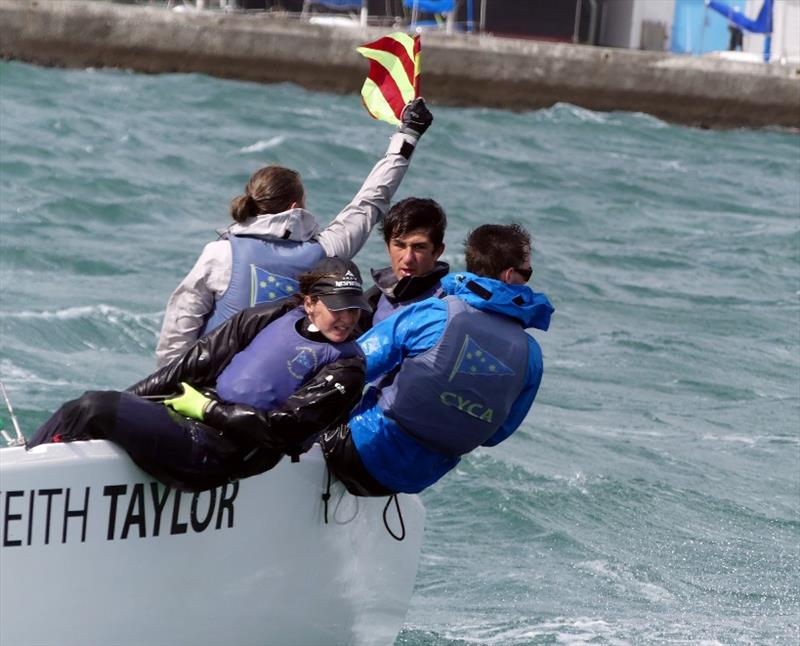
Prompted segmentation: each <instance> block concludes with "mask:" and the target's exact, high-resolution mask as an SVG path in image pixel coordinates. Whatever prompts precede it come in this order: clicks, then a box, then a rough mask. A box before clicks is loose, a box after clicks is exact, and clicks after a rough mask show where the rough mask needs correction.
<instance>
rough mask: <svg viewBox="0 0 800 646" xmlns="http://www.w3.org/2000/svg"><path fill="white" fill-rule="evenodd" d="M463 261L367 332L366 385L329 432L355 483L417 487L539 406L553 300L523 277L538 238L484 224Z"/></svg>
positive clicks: (388, 489)
mask: <svg viewBox="0 0 800 646" xmlns="http://www.w3.org/2000/svg"><path fill="white" fill-rule="evenodd" d="M465 256H466V266H467V271H466V272H459V273H453V274H448V275H447V276H444V277H443V278H442V280H441V289H442V294H441V296H440V297H438V298H437V297H434V298H429V299H427V300H424V301H421V302H418V303H412V304H410V305H407V306H406V307H403V308H401V309H399V310H398V311H397V312H396V313H395V314H394V315H393V316H390V317H388V318H386V319H385V320H383V321H381V322H380V323H378V324H377V325H375V326H374V327H373V328H372V329H371V330H370V331H369V332H367V333H366V334H364V335H363V336H362V337H361V338H360V339H359V341H358V343H359V345H360V346H361V348H362V350H363V351H364V354H365V356H366V358H367V381H368V382H371V384H372V385H371V386H370V387H369V388H368V389H367V391H366V392H365V394H364V397H363V398H362V400H361V403H360V404H359V405H358V406H357V407H356V409H355V410H354V411H353V413H352V414H351V416H350V419H349V421H348V423H347V424H343V425H341V426H339V427H337V428H335V429H331V430H329V431H327V432H325V433H323V435H322V436H321V438H320V443H321V444H322V448H323V451H324V453H325V457H326V459H327V462H328V466H329V467H330V469H331V471H332V472H333V473H334V474H335V475H336V476H337V477H338V478H339V479H340V480H342V482H343V483H344V484H345V486H346V487H347V489H348V490H349V491H350V492H351V493H353V494H356V495H373V496H374V495H388V494H392V493H398V492H405V493H416V492H418V491H422V490H423V489H425V488H426V487H428V486H430V485H432V484H433V483H434V482H436V481H437V480H439V478H441V477H442V476H443V475H444V474H445V473H447V472H448V471H450V470H451V469H452V468H453V467H455V466H456V464H458V462H459V460H460V458H461V456H462V455H465V454H466V453H469V452H470V451H472V450H473V449H475V448H477V447H478V446H494V445H496V444H498V443H500V442H502V441H503V440H505V439H506V438H508V437H509V436H510V435H511V434H512V433H513V432H514V431H515V430H516V429H517V428H518V427H519V425H520V424H521V423H522V421H523V420H524V418H525V416H526V415H527V413H528V411H529V410H530V407H531V405H532V404H533V400H534V398H535V397H536V392H537V390H538V388H539V383H540V381H541V378H542V353H541V349H540V348H539V344H538V343H537V342H536V341H535V340H534V338H533V337H532V336H530V335H528V334H527V333H526V332H525V330H526V328H530V327H534V328H538V329H540V330H547V328H548V326H549V324H550V316H551V314H552V313H553V306H552V305H551V304H550V301H549V300H548V299H547V297H546V296H545V295H544V294H541V293H537V292H534V291H533V290H532V289H531V288H530V287H528V286H527V285H526V283H527V282H528V280H529V279H530V278H531V275H532V273H533V272H532V269H531V239H530V235H529V234H528V232H527V231H525V229H523V228H522V227H520V226H519V225H516V224H511V225H500V224H486V225H483V226H481V227H478V228H477V229H475V230H474V231H472V233H470V234H469V236H468V237H467V240H466V243H465Z"/></svg>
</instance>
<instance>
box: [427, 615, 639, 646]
mask: <svg viewBox="0 0 800 646" xmlns="http://www.w3.org/2000/svg"><path fill="white" fill-rule="evenodd" d="M614 631H615V628H614V627H613V626H611V624H609V623H608V622H607V621H605V620H603V619H598V618H593V617H574V618H569V617H555V618H553V619H551V620H549V621H543V622H541V623H535V624H533V623H532V624H529V625H525V626H513V627H505V626H496V625H486V624H464V625H461V626H459V629H458V631H445V632H444V633H443V636H444V637H445V638H446V639H452V640H457V641H459V642H465V643H468V644H481V645H484V646H494V645H498V646H506V645H507V644H522V643H528V642H529V641H530V640H535V639H541V638H543V637H544V638H548V637H549V638H552V637H555V640H556V642H558V643H559V644H586V643H590V642H594V641H596V640H597V639H598V638H602V639H604V640H606V641H605V643H609V644H617V645H619V646H627V644H628V643H629V642H627V641H624V640H619V639H614V638H613V636H612V635H613V633H614Z"/></svg>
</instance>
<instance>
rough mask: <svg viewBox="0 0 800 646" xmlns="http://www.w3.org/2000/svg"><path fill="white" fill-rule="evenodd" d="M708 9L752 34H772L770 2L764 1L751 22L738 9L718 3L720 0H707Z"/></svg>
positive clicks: (770, 0)
mask: <svg viewBox="0 0 800 646" xmlns="http://www.w3.org/2000/svg"><path fill="white" fill-rule="evenodd" d="M708 8H709V9H713V10H714V11H716V12H717V13H720V14H722V15H723V16H725V17H726V18H727V19H728V20H730V21H731V22H732V23H733V24H734V25H736V26H737V27H741V28H742V29H746V30H747V31H750V32H752V33H754V34H771V33H772V0H764V4H763V5H761V11H759V12H758V16H757V17H756V19H755V20H751V19H750V18H748V17H747V16H745V15H744V14H743V13H742V12H741V11H739V10H738V8H734V7H729V6H728V5H727V4H725V3H724V2H720V0H709V1H708Z"/></svg>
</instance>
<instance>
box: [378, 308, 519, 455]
mask: <svg viewBox="0 0 800 646" xmlns="http://www.w3.org/2000/svg"><path fill="white" fill-rule="evenodd" d="M445 301H446V302H447V324H446V326H445V330H444V333H443V334H442V336H441V337H440V339H439V341H438V342H437V343H436V345H434V346H433V347H431V348H429V349H428V350H426V351H424V352H422V353H421V354H418V355H416V356H414V357H410V358H407V359H405V360H404V361H403V363H402V365H401V367H400V370H399V371H398V373H397V376H396V377H395V379H394V381H393V383H392V384H391V385H389V386H387V387H386V388H384V389H383V390H382V391H381V396H380V399H379V400H378V405H379V406H380V408H381V409H382V410H383V412H384V415H385V416H386V417H388V418H390V419H393V420H394V421H395V422H396V423H397V424H398V425H399V426H400V428H401V429H402V430H403V431H404V432H405V433H407V434H408V435H410V436H411V437H413V438H414V439H415V440H417V441H419V442H420V443H421V444H423V445H424V446H427V447H429V448H431V449H433V450H435V451H438V452H439V453H441V454H443V455H446V456H452V457H455V456H459V455H463V454H465V453H468V452H469V451H471V450H473V449H474V448H476V447H478V446H480V445H481V444H482V443H483V442H485V441H486V440H488V439H489V438H490V437H491V436H492V435H494V433H495V431H497V429H499V428H500V426H501V425H502V424H503V423H504V422H505V420H506V418H507V417H508V413H509V411H510V410H511V406H512V405H513V403H514V401H515V400H516V399H517V397H518V396H519V393H520V392H521V390H522V387H523V384H524V383H525V378H526V374H527V369H528V335H527V334H526V332H525V330H524V329H523V327H522V326H521V325H520V322H519V321H518V320H516V319H513V318H511V317H506V316H502V315H499V314H493V313H489V312H482V311H480V310H478V309H476V308H474V307H472V306H471V305H469V304H467V303H465V302H464V301H463V300H461V299H460V298H457V297H455V296H448V297H447V298H446V299H445Z"/></svg>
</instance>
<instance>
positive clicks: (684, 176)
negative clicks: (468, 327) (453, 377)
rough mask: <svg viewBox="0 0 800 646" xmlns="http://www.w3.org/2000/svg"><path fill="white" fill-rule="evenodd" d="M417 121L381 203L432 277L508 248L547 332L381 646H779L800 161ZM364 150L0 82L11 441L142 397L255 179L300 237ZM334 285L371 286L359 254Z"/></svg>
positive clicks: (797, 453) (368, 261)
mask: <svg viewBox="0 0 800 646" xmlns="http://www.w3.org/2000/svg"><path fill="white" fill-rule="evenodd" d="M432 109H433V111H434V114H435V123H434V126H433V127H432V128H431V130H430V131H429V132H428V133H427V134H426V135H425V137H424V139H423V140H422V142H421V143H420V146H419V148H418V150H417V152H416V154H415V157H414V159H413V163H412V166H411V169H410V171H409V173H408V175H407V177H406V180H405V182H404V183H403V185H402V187H401V189H400V191H399V193H398V195H397V197H398V198H400V197H404V196H408V195H419V196H431V197H434V198H436V199H437V200H439V201H440V202H441V203H442V205H443V206H444V208H445V209H446V211H447V213H448V217H449V222H450V225H449V228H448V233H447V237H446V242H447V249H446V252H445V259H446V260H448V261H449V262H450V263H451V264H452V265H453V267H454V268H456V269H460V268H463V256H462V241H463V239H464V237H465V235H466V234H467V232H468V231H469V230H470V229H471V228H473V227H475V226H476V225H478V224H481V223H484V222H511V221H517V222H520V223H522V224H524V225H525V226H527V227H528V228H530V229H531V230H532V232H533V234H534V238H535V245H534V258H533V264H534V272H535V275H534V278H533V286H534V287H535V288H536V289H537V290H540V291H544V292H546V293H547V294H548V295H549V296H550V298H551V300H552V301H553V303H554V305H555V307H556V313H555V315H554V317H553V322H552V327H551V329H550V331H549V332H547V333H540V332H538V331H537V332H536V337H537V339H538V340H539V342H540V343H541V345H542V348H543V352H544V357H545V375H544V379H543V381H542V386H541V389H540V391H539V396H538V398H537V401H536V403H535V405H534V407H533V409H532V411H531V413H530V414H529V416H528V418H527V419H526V421H525V423H524V424H523V426H522V427H521V428H520V430H519V431H518V432H517V433H516V434H515V435H514V436H512V438H510V439H509V440H508V441H507V442H505V443H504V444H501V445H500V446H498V447H496V448H493V449H486V450H478V451H476V452H475V453H474V454H472V455H470V456H469V457H467V458H466V459H464V460H463V461H462V462H461V464H460V465H459V467H458V468H457V469H455V470H454V471H453V472H452V473H450V474H449V475H448V476H446V477H445V478H444V479H443V480H442V481H441V482H440V483H438V484H437V485H436V486H434V487H433V488H431V489H430V490H429V491H426V492H425V493H424V494H423V495H422V498H423V500H424V502H425V504H426V506H427V509H428V519H427V525H426V533H425V542H424V546H423V554H422V560H421V564H420V570H419V573H418V576H417V585H416V589H415V592H414V596H413V598H412V602H411V607H410V609H409V612H408V615H407V617H406V623H405V625H404V627H403V630H402V632H401V633H400V635H399V637H398V639H397V642H396V643H397V645H398V646H400V645H402V646H422V645H425V646H445V645H448V646H449V645H458V646H466V645H470V646H471V645H506V644H508V645H522V644H556V643H558V644H562V643H564V644H584V643H592V644H614V645H618V644H675V643H681V644H683V643H690V644H697V643H705V644H797V643H798V640H799V639H800V513H799V512H800V137H798V136H797V135H796V134H791V133H786V132H777V131H746V130H741V131H727V132H718V131H706V130H697V129H690V128H685V127H678V126H672V125H668V124H665V123H664V122H662V121H659V120H657V119H655V118H652V117H650V116H646V115H642V114H626V113H610V114H606V113H595V112H590V111H586V110H583V109H580V108H577V107H574V106H570V105H556V106H554V107H553V108H550V109H547V110H540V111H536V112H527V113H521V114H514V113H510V112H504V111H500V110H486V109H454V108H442V107H438V106H436V105H433V106H432ZM390 133H391V129H390V128H389V126H387V125H386V124H383V123H378V122H374V121H372V120H371V119H369V117H368V116H367V115H366V113H365V112H364V111H363V108H362V107H361V106H360V105H359V101H358V98H357V97H354V96H333V95H328V94H321V93H313V92H308V91H305V90H302V89H300V88H298V87H295V86H292V85H272V86H261V85H253V84H247V83H237V82H230V81H221V80H217V79H212V78H208V77H204V76H200V75H163V76H143V75H136V74H132V73H127V72H121V71H106V70H77V71H76V70H71V71H65V70H55V69H42V68H37V67H33V66H28V65H23V64H19V63H9V62H3V63H0V145H1V147H0V254H1V255H0V293H1V294H2V299H1V300H0V339H2V341H1V344H2V347H1V348H0V373H1V375H2V380H3V382H4V383H5V385H6V387H7V389H8V391H9V394H10V396H11V398H12V400H13V402H14V404H15V407H16V410H17V413H18V416H19V418H20V421H21V423H22V425H23V427H24V429H25V431H26V432H27V433H30V432H32V431H33V430H34V429H35V428H36V427H37V425H38V424H40V423H41V422H42V421H44V420H45V419H46V418H47V417H48V415H49V414H50V413H51V412H52V411H53V410H54V409H55V408H56V407H57V406H58V405H59V404H60V403H61V402H62V401H64V400H66V399H69V398H72V397H75V396H77V395H79V394H80V393H81V392H83V391H84V390H86V389H98V388H99V389H105V388H124V387H126V386H128V385H130V384H131V383H133V382H134V381H136V380H138V379H139V378H141V377H142V376H144V375H146V374H148V373H149V372H150V371H151V370H152V368H153V367H154V347H155V341H156V335H157V332H158V330H159V328H160V319H161V315H162V312H163V308H164V305H165V303H166V300H167V297H168V296H169V294H170V292H171V291H172V289H173V288H174V287H175V285H176V284H177V283H178V281H179V280H180V279H181V277H182V276H183V275H184V274H185V273H186V272H187V271H188V270H189V268H190V267H191V265H192V264H193V262H194V260H195V259H196V257H197V255H198V254H199V252H200V250H201V249H202V246H203V245H204V244H205V243H206V242H207V241H209V240H211V239H213V238H214V229H215V228H218V227H221V226H224V225H225V224H226V222H227V218H228V216H227V205H228V202H229V200H230V199H231V198H232V197H234V196H235V195H237V194H239V193H240V192H241V191H242V188H243V186H244V184H245V182H246V181H247V178H248V177H249V175H250V174H251V173H252V172H253V171H254V170H255V169H257V168H258V167H260V166H262V165H264V164H266V163H270V162H274V163H278V164H283V165H286V166H289V167H292V168H295V169H297V170H298V171H300V172H301V174H302V175H303V178H304V182H305V184H306V188H307V192H308V197H309V200H308V202H309V203H308V206H309V208H310V209H311V210H312V211H313V212H315V213H316V214H317V215H318V217H319V219H320V220H321V221H322V222H323V223H327V222H328V221H329V220H330V219H332V218H333V217H334V216H335V214H336V213H337V212H338V211H339V209H340V208H341V207H342V206H343V205H344V204H346V203H347V202H348V200H349V199H350V197H351V196H352V195H353V193H354V192H355V191H356V190H357V188H358V186H359V185H360V182H361V180H362V179H363V178H364V176H365V175H366V173H367V172H368V170H369V169H370V167H371V166H372V164H373V163H374V162H375V161H376V160H377V159H378V158H379V157H380V155H382V153H383V151H384V149H385V146H386V143H387V137H388V136H389V134H390ZM357 261H358V263H359V265H360V266H361V268H362V270H364V271H365V272H366V269H367V268H369V267H379V266H382V265H384V264H385V252H384V249H383V246H382V244H381V242H380V241H379V239H378V236H375V237H374V238H373V239H371V240H370V241H369V243H368V244H367V246H366V247H365V248H364V249H363V250H362V252H361V253H360V254H359V256H358V257H357ZM0 417H2V418H3V420H4V421H5V424H6V427H7V428H8V427H9V426H10V424H9V420H8V416H7V415H5V414H4V413H2V414H0Z"/></svg>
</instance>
